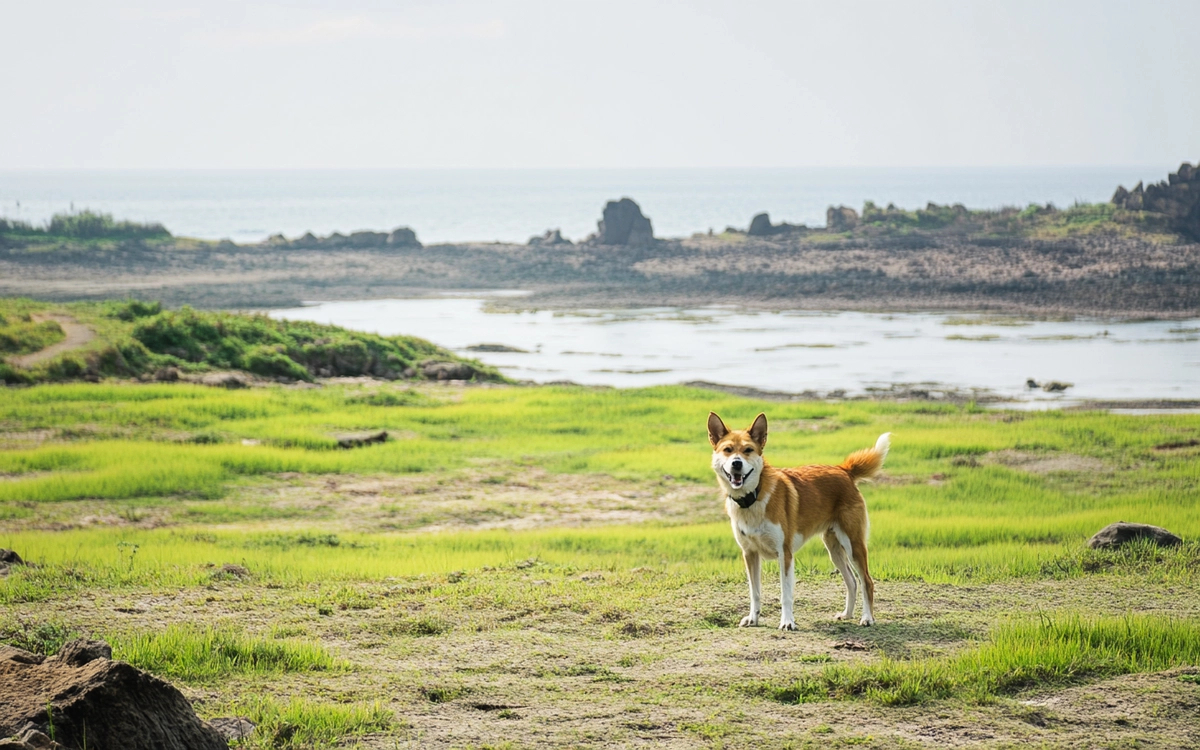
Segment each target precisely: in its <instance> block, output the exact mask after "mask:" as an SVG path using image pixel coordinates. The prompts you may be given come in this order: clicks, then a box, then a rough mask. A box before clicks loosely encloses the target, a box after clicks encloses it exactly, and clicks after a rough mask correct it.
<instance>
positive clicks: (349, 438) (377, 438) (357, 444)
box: [247, 430, 388, 572]
mask: <svg viewBox="0 0 1200 750" xmlns="http://www.w3.org/2000/svg"><path fill="white" fill-rule="evenodd" d="M387 439H388V434H387V430H380V431H379V432H360V433H356V434H353V435H338V437H337V442H338V447H339V448H345V449H350V448H361V447H363V446H364V445H374V444H375V443H386V442H387ZM247 572H249V571H247Z"/></svg>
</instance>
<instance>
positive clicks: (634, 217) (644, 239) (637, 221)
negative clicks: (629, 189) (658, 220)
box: [595, 198, 654, 247]
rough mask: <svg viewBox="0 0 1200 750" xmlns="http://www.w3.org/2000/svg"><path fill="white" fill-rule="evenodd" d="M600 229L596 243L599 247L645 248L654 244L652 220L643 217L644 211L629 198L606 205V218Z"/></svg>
mask: <svg viewBox="0 0 1200 750" xmlns="http://www.w3.org/2000/svg"><path fill="white" fill-rule="evenodd" d="M598 227H599V231H598V232H597V233H596V237H595V242H596V244H599V245H633V246H635V247H644V246H646V245H651V244H654V229H653V228H652V227H651V226H650V219H648V218H646V217H645V216H643V215H642V209H641V208H640V207H638V204H636V203H634V202H633V201H632V200H630V199H629V198H622V199H621V200H619V201H609V202H608V203H606V204H605V205H604V218H603V219H601V220H600V223H599V225H598Z"/></svg>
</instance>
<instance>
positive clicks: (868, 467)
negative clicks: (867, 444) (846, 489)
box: [840, 432, 892, 482]
mask: <svg viewBox="0 0 1200 750" xmlns="http://www.w3.org/2000/svg"><path fill="white" fill-rule="evenodd" d="M891 437H892V433H890V432H885V433H883V434H882V435H880V436H879V439H878V440H876V441H875V447H874V448H867V449H866V450H861V451H855V452H854V453H851V454H850V455H849V456H847V457H846V460H845V461H843V462H842V465H841V467H840V468H842V469H844V470H845V471H846V473H847V474H849V475H850V479H851V480H853V481H855V482H857V481H858V480H860V479H870V478H871V477H873V476H875V475H876V474H878V473H879V470H880V469H882V468H883V459H885V458H887V454H888V448H889V447H890V446H891Z"/></svg>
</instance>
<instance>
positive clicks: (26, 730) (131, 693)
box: [0, 641, 229, 750]
mask: <svg viewBox="0 0 1200 750" xmlns="http://www.w3.org/2000/svg"><path fill="white" fill-rule="evenodd" d="M103 645H104V644H99V645H97V642H87V641H83V642H77V643H75V644H72V648H71V650H70V651H69V652H67V653H66V655H65V656H64V655H63V654H60V655H58V656H52V657H49V658H46V657H42V656H38V655H36V654H31V653H29V652H27V651H22V650H21V649H16V648H12V647H10V646H4V647H0V736H3V737H13V736H21V737H24V738H28V739H25V743H26V744H27V745H29V746H34V747H37V745H35V744H34V742H33V739H34V738H35V737H36V738H38V739H40V738H41V735H49V734H53V737H54V740H55V742H56V743H58V745H60V746H62V747H64V748H68V750H81V749H82V748H83V747H84V746H85V743H86V747H87V748H88V750H228V747H229V745H228V744H227V743H226V742H225V740H224V738H222V737H221V735H220V734H218V733H217V732H216V730H214V729H213V728H212V727H210V726H209V725H208V724H206V723H205V722H203V721H201V720H200V718H199V717H197V716H196V712H195V711H193V710H192V705H191V704H190V703H188V700H187V698H185V697H183V694H182V693H180V692H179V691H178V690H176V689H175V688H174V687H172V686H171V685H169V684H168V683H166V682H163V681H162V680H160V679H158V678H157V677H154V676H152V675H149V674H147V673H145V672H143V671H141V670H140V669H137V668H135V667H133V666H130V665H129V664H126V663H125V662H120V661H111V660H110V659H108V658H105V657H104V656H103V654H104V652H105V651H106V649H105V648H102V647H101V646H103ZM52 725H53V728H52ZM39 733H40V734H39ZM18 747H19V745H18Z"/></svg>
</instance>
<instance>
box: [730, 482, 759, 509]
mask: <svg viewBox="0 0 1200 750" xmlns="http://www.w3.org/2000/svg"><path fill="white" fill-rule="evenodd" d="M729 499H730V500H732V501H734V502H735V503H737V504H738V507H739V508H741V509H742V510H745V509H746V508H749V507H750V506H751V505H754V503H755V502H757V501H758V488H757V487H755V488H754V491H753V492H747V493H746V494H745V495H742V496H741V497H734V496H733V495H730V496H729Z"/></svg>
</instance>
